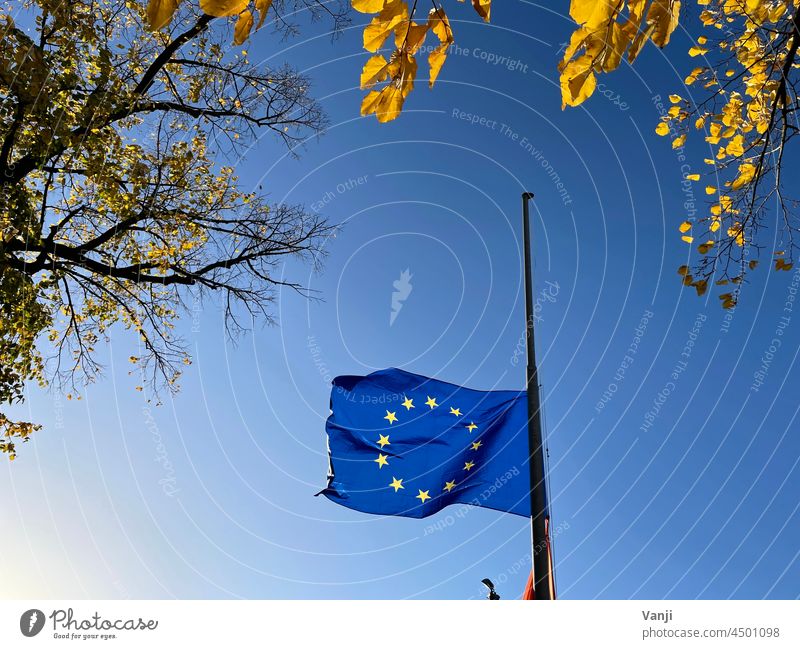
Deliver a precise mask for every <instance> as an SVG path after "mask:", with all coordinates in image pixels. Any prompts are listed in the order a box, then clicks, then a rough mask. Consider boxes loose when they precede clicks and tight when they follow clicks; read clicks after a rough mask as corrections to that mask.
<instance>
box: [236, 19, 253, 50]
mask: <svg viewBox="0 0 800 649" xmlns="http://www.w3.org/2000/svg"><path fill="white" fill-rule="evenodd" d="M252 29H253V14H252V13H250V12H249V11H243V12H242V13H240V14H239V19H238V20H237V21H236V26H235V27H234V28H233V44H234V45H241V44H242V43H244V42H245V41H246V40H247V39H248V37H249V36H250V31H251V30H252Z"/></svg>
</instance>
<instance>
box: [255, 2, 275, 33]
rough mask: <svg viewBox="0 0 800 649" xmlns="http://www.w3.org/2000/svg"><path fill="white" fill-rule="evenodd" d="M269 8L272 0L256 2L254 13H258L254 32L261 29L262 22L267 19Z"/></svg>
mask: <svg viewBox="0 0 800 649" xmlns="http://www.w3.org/2000/svg"><path fill="white" fill-rule="evenodd" d="M271 6H272V0H256V11H258V25H257V26H256V31H258V30H259V29H261V25H263V24H264V21H265V20H266V19H267V12H268V11H269V8H270V7H271Z"/></svg>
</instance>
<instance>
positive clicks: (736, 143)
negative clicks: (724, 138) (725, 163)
mask: <svg viewBox="0 0 800 649" xmlns="http://www.w3.org/2000/svg"><path fill="white" fill-rule="evenodd" d="M725 151H726V152H727V154H728V155H732V156H740V155H744V138H743V137H742V136H741V135H737V136H736V137H735V138H733V139H732V140H731V141H730V142H729V143H728V146H727V147H726V148H725Z"/></svg>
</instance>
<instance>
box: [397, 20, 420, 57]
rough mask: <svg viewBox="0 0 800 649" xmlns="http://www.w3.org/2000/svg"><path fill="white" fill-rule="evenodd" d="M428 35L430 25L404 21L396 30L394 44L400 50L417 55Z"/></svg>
mask: <svg viewBox="0 0 800 649" xmlns="http://www.w3.org/2000/svg"><path fill="white" fill-rule="evenodd" d="M427 33H428V24H427V23H425V24H424V25H418V24H417V23H415V22H409V21H404V22H401V23H400V24H399V25H397V26H396V27H395V28H394V44H395V45H396V46H397V47H398V49H405V50H406V51H408V52H409V53H410V54H415V53H416V51H417V50H418V49H419V48H420V46H421V45H422V43H424V42H425V36H426V35H427Z"/></svg>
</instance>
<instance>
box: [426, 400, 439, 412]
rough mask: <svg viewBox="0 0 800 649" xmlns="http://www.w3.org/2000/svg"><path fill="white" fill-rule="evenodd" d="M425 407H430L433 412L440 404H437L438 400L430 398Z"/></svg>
mask: <svg viewBox="0 0 800 649" xmlns="http://www.w3.org/2000/svg"><path fill="white" fill-rule="evenodd" d="M425 405H426V406H430V407H431V410H433V409H434V408H436V407H438V406H439V404H438V403H436V399H434V398H433V397H428V400H427V401H426V402H425Z"/></svg>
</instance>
